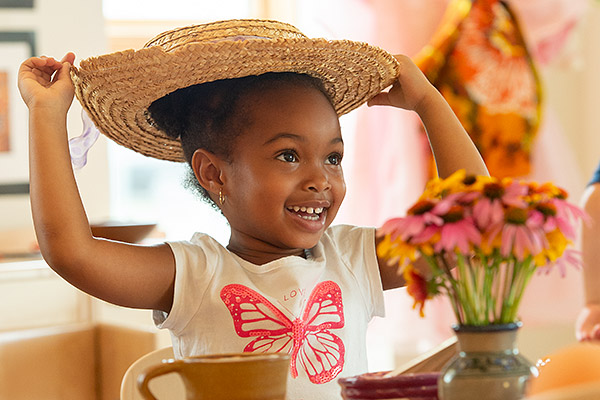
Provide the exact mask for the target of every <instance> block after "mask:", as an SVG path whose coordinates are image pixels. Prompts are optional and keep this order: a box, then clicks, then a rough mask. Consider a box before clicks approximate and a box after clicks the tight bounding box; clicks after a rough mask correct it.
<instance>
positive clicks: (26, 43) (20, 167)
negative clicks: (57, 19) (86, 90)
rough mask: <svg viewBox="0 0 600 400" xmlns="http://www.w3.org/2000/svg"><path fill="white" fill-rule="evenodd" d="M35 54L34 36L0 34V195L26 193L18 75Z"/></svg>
mask: <svg viewBox="0 0 600 400" xmlns="http://www.w3.org/2000/svg"><path fill="white" fill-rule="evenodd" d="M34 54H36V48H35V33H34V32H31V31H24V32H14V31H10V32H8V31H0V195H5V194H27V193H29V182H28V181H29V174H28V168H29V167H28V155H27V136H28V133H27V107H26V106H25V104H24V103H23V100H22V99H21V96H20V94H19V91H18V89H17V74H18V71H19V66H20V65H21V63H22V62H23V61H25V60H26V59H27V58H29V57H31V56H33V55H34Z"/></svg>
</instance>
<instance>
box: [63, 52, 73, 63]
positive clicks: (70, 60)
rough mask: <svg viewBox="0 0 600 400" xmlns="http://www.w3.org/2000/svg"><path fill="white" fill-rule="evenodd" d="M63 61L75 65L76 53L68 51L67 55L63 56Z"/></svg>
mask: <svg viewBox="0 0 600 400" xmlns="http://www.w3.org/2000/svg"><path fill="white" fill-rule="evenodd" d="M60 62H61V63H63V64H64V63H66V62H68V63H69V64H71V65H73V63H74V62H75V54H74V53H72V52H68V53H67V54H65V56H64V57H63V58H62V60H60Z"/></svg>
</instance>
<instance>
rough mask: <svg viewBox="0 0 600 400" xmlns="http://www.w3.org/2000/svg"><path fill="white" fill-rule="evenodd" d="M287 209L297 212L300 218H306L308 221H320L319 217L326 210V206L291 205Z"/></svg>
mask: <svg viewBox="0 0 600 400" xmlns="http://www.w3.org/2000/svg"><path fill="white" fill-rule="evenodd" d="M287 209H288V210H289V211H291V212H293V213H295V214H296V215H298V216H299V217H300V218H302V219H305V220H307V221H318V220H319V218H321V215H322V214H323V212H324V211H326V210H327V209H326V208H323V207H316V208H313V207H299V206H290V207H287Z"/></svg>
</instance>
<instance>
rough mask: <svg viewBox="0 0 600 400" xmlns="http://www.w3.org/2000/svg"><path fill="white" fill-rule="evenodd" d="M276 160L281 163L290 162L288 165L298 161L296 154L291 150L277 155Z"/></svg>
mask: <svg viewBox="0 0 600 400" xmlns="http://www.w3.org/2000/svg"><path fill="white" fill-rule="evenodd" d="M277 159H278V160H281V161H285V162H290V163H293V162H296V161H298V157H297V156H296V153H295V152H294V151H292V150H286V151H284V152H282V153H281V154H279V155H278V156H277Z"/></svg>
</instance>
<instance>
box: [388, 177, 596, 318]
mask: <svg viewBox="0 0 600 400" xmlns="http://www.w3.org/2000/svg"><path fill="white" fill-rule="evenodd" d="M566 198H567V193H566V192H565V191H564V190H563V189H561V188H559V187H556V186H555V185H553V184H551V183H545V184H536V183H531V182H520V181H516V180H512V179H502V180H500V179H497V178H493V177H488V176H469V175H466V174H465V172H464V170H463V171H458V172H456V173H454V174H453V175H452V176H450V177H448V178H446V179H433V180H432V181H430V182H429V183H428V184H427V186H426V189H425V191H424V193H423V194H422V196H421V197H420V198H419V200H418V201H417V202H416V204H414V205H413V206H412V207H411V208H410V209H409V210H408V213H407V216H406V217H404V218H395V219H391V220H389V221H387V222H386V223H385V224H384V225H383V227H382V228H381V233H382V234H383V235H385V236H384V237H383V239H382V240H381V241H380V244H379V246H378V249H377V251H378V254H379V256H380V257H382V258H383V259H386V260H388V262H390V263H392V264H398V265H399V266H400V271H401V273H403V276H404V278H405V281H406V284H407V291H408V293H409V294H410V295H411V296H412V297H413V299H414V302H415V303H414V307H418V308H419V310H420V313H421V315H424V314H423V311H424V306H425V302H426V301H427V300H428V299H431V298H433V297H435V296H436V295H439V294H443V295H447V296H448V298H449V299H450V303H451V305H452V308H453V310H454V314H455V315H456V320H457V322H458V324H459V325H463V326H478V325H491V324H508V323H513V322H517V320H518V317H517V311H518V307H519V304H520V302H521V299H522V297H523V292H524V290H525V287H526V286H527V284H528V282H529V281H530V279H531V277H532V276H533V274H534V273H535V272H536V270H543V271H550V270H551V269H553V268H557V269H559V270H560V272H561V274H564V273H565V269H566V268H567V267H568V266H569V265H572V266H576V267H578V266H579V264H580V258H579V255H578V252H576V251H575V250H573V249H570V248H569V244H571V243H572V241H573V239H574V238H575V235H576V225H577V223H578V222H579V220H581V219H583V218H585V213H584V212H583V211H582V210H580V209H579V208H578V207H576V206H574V205H572V204H570V203H568V202H567V201H566ZM419 256H420V257H419ZM419 258H422V259H423V260H425V261H426V262H427V265H428V267H425V268H423V265H424V263H421V266H420V267H419V266H418V264H417V263H415V261H416V260H417V259H419Z"/></svg>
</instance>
